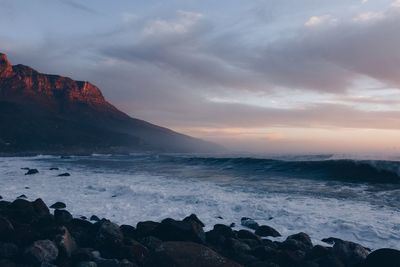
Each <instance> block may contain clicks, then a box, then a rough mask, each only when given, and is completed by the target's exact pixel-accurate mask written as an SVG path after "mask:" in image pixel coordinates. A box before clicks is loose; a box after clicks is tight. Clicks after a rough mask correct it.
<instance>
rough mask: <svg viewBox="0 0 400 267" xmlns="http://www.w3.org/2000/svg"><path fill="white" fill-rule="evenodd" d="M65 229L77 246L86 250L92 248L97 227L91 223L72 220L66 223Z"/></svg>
mask: <svg viewBox="0 0 400 267" xmlns="http://www.w3.org/2000/svg"><path fill="white" fill-rule="evenodd" d="M67 228H68V230H69V232H70V234H71V235H72V237H73V238H74V239H75V242H76V243H77V244H78V246H80V247H86V248H88V247H93V246H94V239H95V236H96V233H97V231H98V227H95V226H94V225H93V224H92V223H91V222H89V221H86V220H81V219H76V218H74V219H72V221H70V222H69V223H68V225H67Z"/></svg>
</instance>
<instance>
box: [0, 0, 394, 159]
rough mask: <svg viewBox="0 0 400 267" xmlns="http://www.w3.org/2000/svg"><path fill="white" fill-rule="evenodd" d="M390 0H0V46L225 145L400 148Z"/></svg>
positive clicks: (269, 149)
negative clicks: (93, 85)
mask: <svg viewBox="0 0 400 267" xmlns="http://www.w3.org/2000/svg"><path fill="white" fill-rule="evenodd" d="M399 47H400V0H335V1H331V0H302V1H299V0H252V1H249V0H162V1H161V0H158V1H155V0H146V1H135V0H116V1H108V0H35V1H25V0H0V52H3V53H6V54H8V57H9V59H10V60H11V61H12V62H13V63H14V64H18V63H23V64H25V65H29V66H31V67H34V68H35V69H37V70H39V71H41V72H45V73H53V74H62V75H65V76H69V77H71V78H73V79H77V80H87V81H90V82H92V83H93V84H95V85H97V86H98V87H99V88H100V89H101V90H102V92H103V94H104V95H105V97H106V98H107V99H108V100H109V101H110V102H111V103H113V104H114V105H115V106H117V107H118V108H120V109H121V110H123V111H124V112H126V113H127V114H129V115H131V116H133V117H136V118H140V119H144V120H147V121H150V122H152V123H155V124H158V125H162V126H165V127H168V128H171V129H174V130H176V131H179V132H182V133H186V134H189V135H192V136H195V137H199V138H203V139H206V140H210V141H214V142H217V143H219V144H222V145H224V146H225V147H227V148H230V149H232V150H234V151H249V152H257V153H325V152H326V153H385V152H386V153H395V154H396V153H398V154H400V138H399V137H400V48H399Z"/></svg>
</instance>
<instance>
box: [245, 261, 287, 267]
mask: <svg viewBox="0 0 400 267" xmlns="http://www.w3.org/2000/svg"><path fill="white" fill-rule="evenodd" d="M248 267H280V266H279V265H278V264H276V263H273V262H268V261H256V262H253V263H251V264H249V265H248Z"/></svg>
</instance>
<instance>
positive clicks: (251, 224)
mask: <svg viewBox="0 0 400 267" xmlns="http://www.w3.org/2000/svg"><path fill="white" fill-rule="evenodd" d="M240 224H241V225H243V226H244V227H247V228H250V229H253V230H257V228H258V227H259V225H258V223H257V222H256V221H255V220H253V219H251V218H247V217H243V218H242V219H241V220H240Z"/></svg>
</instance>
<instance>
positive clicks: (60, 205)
mask: <svg viewBox="0 0 400 267" xmlns="http://www.w3.org/2000/svg"><path fill="white" fill-rule="evenodd" d="M66 207H67V205H65V203H63V202H59V201H58V202H56V203H54V204H53V205H51V206H50V208H51V209H65V208H66Z"/></svg>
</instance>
